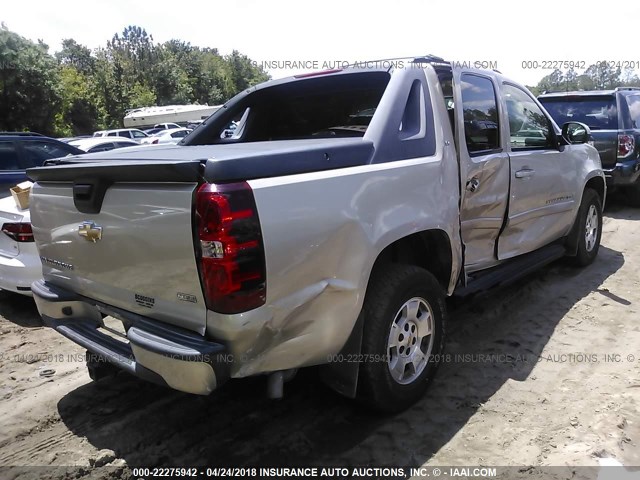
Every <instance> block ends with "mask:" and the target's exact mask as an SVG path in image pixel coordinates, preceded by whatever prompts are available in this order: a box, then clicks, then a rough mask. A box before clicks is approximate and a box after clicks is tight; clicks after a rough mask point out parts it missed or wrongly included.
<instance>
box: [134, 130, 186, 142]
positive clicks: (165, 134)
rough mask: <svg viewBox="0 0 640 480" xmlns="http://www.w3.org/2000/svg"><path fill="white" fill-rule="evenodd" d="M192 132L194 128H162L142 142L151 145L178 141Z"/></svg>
mask: <svg viewBox="0 0 640 480" xmlns="http://www.w3.org/2000/svg"><path fill="white" fill-rule="evenodd" d="M191 132H192V130H191V129H189V128H171V129H169V130H161V131H159V132H158V133H156V134H154V135H152V136H150V137H149V138H146V139H144V140H143V141H142V143H144V144H151V145H157V144H161V143H178V142H179V141H180V140H182V139H183V138H184V137H186V136H187V135H189V134H190V133H191Z"/></svg>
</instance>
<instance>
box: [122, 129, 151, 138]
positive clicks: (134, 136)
mask: <svg viewBox="0 0 640 480" xmlns="http://www.w3.org/2000/svg"><path fill="white" fill-rule="evenodd" d="M131 134H132V135H133V138H144V137H146V135H145V134H144V133H142V132H136V131H135V130H134V131H133V132H131ZM124 136H125V135H123V137H124Z"/></svg>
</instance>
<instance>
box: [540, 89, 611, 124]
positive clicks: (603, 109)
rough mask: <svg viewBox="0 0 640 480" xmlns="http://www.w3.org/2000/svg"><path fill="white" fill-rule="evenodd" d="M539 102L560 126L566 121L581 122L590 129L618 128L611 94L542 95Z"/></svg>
mask: <svg viewBox="0 0 640 480" xmlns="http://www.w3.org/2000/svg"><path fill="white" fill-rule="evenodd" d="M540 103H542V105H544V108H546V109H547V112H549V115H551V116H552V117H553V119H554V120H555V121H556V123H557V124H558V125H559V126H560V127H562V125H563V124H565V123H566V122H581V123H584V124H586V125H588V126H589V127H590V128H591V129H592V130H617V129H618V109H617V107H616V99H615V97H614V96H613V95H596V96H582V95H576V96H573V97H571V96H569V97H548V98H544V97H543V98H540Z"/></svg>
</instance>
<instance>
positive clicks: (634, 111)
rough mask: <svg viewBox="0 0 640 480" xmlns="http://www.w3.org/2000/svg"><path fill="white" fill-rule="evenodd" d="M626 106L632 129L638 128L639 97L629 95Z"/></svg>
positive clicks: (639, 126)
mask: <svg viewBox="0 0 640 480" xmlns="http://www.w3.org/2000/svg"><path fill="white" fill-rule="evenodd" d="M627 105H629V114H630V115H631V121H632V122H633V128H640V95H629V96H628V97H627Z"/></svg>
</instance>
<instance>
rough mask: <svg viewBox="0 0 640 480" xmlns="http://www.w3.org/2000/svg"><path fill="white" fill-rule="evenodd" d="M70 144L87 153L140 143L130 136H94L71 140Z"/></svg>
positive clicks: (133, 145)
mask: <svg viewBox="0 0 640 480" xmlns="http://www.w3.org/2000/svg"><path fill="white" fill-rule="evenodd" d="M69 145H73V146H74V147H76V148H79V149H80V150H84V151H85V152H87V153H95V152H106V151H108V150H113V149H116V148H124V147H135V146H138V145H140V144H139V143H138V142H136V141H134V140H130V139H128V138H120V137H117V138H113V137H92V138H80V139H77V140H71V141H70V142H69Z"/></svg>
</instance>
